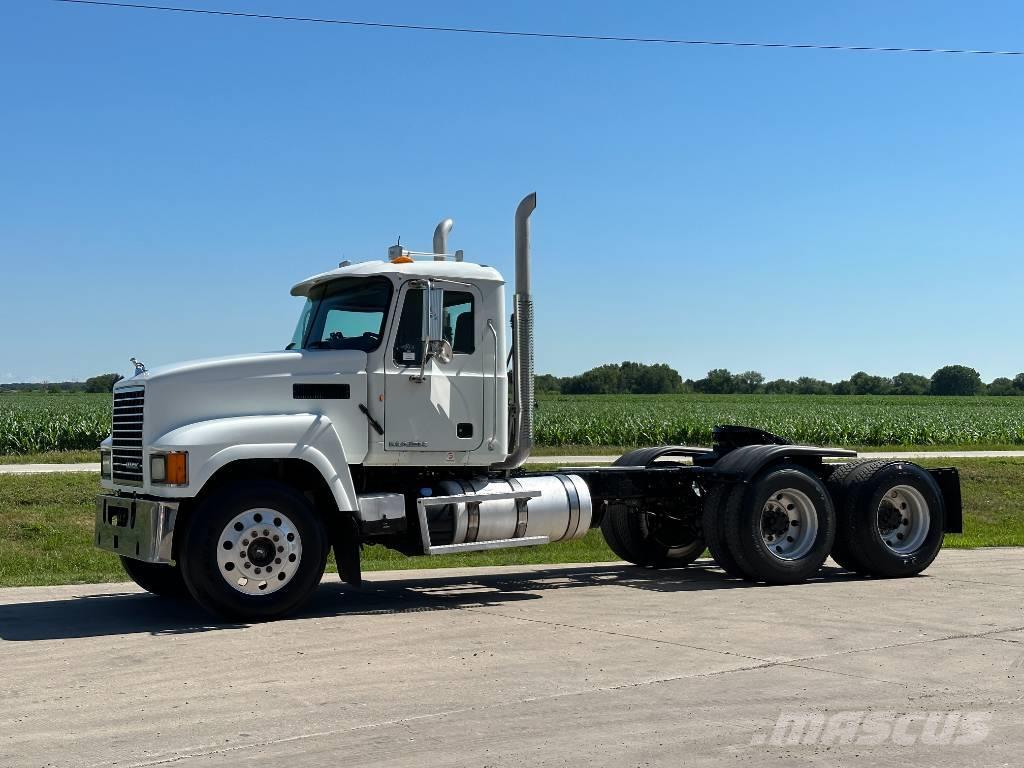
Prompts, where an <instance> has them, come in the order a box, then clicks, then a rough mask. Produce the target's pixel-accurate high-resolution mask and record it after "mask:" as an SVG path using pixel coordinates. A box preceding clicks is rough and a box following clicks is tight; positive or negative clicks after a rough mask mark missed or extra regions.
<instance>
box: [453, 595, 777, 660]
mask: <svg viewBox="0 0 1024 768" xmlns="http://www.w3.org/2000/svg"><path fill="white" fill-rule="evenodd" d="M466 610H468V611H479V612H481V613H486V614H488V615H490V616H501V617H503V618H506V619H513V620H514V621H529V622H532V623H534V624H546V625H547V626H549V627H560V628H562V629H575V630H578V631H581V632H595V633H597V634H601V635H612V636H614V637H624V638H627V639H629V640H643V641H645V642H648V643H661V644H662V645H671V646H675V647H676V648H689V649H690V650H691V651H704V652H705V653H717V654H720V655H723V656H735V657H736V658H739V659H747V660H749V661H757V662H761V663H763V664H765V665H769V666H770V665H773V664H775V663H777V662H773V661H771V660H770V659H762V658H760V657H759V656H748V655H747V654H745V653H736V652H735V651H722V650H716V649H714V648H704V647H702V646H699V645H691V644H689V643H680V642H678V641H675V640H658V639H656V638H653V637H644V636H643V635H631V634H629V633H628V632H613V631H612V630H609V629H597V628H595V627H581V626H577V625H576V624H566V623H565V622H561V621H547V620H545V619H531V618H529V617H528V616H511V615H509V614H507V613H500V612H498V611H492V610H489V609H488V608H486V607H480V608H473V607H470V608H467V609H466Z"/></svg>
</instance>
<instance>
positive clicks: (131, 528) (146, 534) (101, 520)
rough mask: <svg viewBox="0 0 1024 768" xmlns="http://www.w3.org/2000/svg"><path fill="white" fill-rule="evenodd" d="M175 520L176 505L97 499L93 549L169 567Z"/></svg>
mask: <svg viewBox="0 0 1024 768" xmlns="http://www.w3.org/2000/svg"><path fill="white" fill-rule="evenodd" d="M177 516H178V503H177V502H173V501H150V500H147V499H132V498H128V497H126V496H98V497H97V498H96V546H97V547H98V548H99V549H105V550H106V551H108V552H113V553H114V554H117V555H124V556H125V557H131V558H134V559H135V560H144V561H145V562H147V563H170V562H171V542H172V540H173V537H174V520H175V518H176V517H177Z"/></svg>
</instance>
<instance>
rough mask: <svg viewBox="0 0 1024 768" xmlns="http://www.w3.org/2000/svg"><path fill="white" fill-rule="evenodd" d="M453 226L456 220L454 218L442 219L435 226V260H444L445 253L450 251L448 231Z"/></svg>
mask: <svg viewBox="0 0 1024 768" xmlns="http://www.w3.org/2000/svg"><path fill="white" fill-rule="evenodd" d="M453 226H455V222H454V221H453V220H452V219H442V220H441V221H439V222H438V223H437V226H436V227H435V228H434V261H444V255H445V254H446V253H448V233H449V232H451V231H452V227H453Z"/></svg>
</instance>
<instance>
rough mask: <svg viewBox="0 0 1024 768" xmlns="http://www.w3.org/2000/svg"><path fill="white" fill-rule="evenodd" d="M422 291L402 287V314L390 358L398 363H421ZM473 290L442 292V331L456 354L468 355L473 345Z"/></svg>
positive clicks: (472, 349)
mask: <svg viewBox="0 0 1024 768" xmlns="http://www.w3.org/2000/svg"><path fill="white" fill-rule="evenodd" d="M423 294H424V291H423V289H422V288H414V289H412V290H409V291H406V294H405V303H404V304H403V305H402V315H401V317H400V318H399V319H398V331H397V332H396V333H395V348H394V358H395V363H397V364H398V365H421V364H422V363H423ZM474 323H475V320H474V313H473V294H471V293H467V292H466V291H445V292H444V318H443V320H442V329H443V330H442V332H443V334H444V338H445V339H447V340H448V343H449V344H451V345H452V352H454V353H455V354H457V355H471V354H473V351H474V350H475V349H476V326H475V324H474Z"/></svg>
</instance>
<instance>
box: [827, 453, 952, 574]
mask: <svg viewBox="0 0 1024 768" xmlns="http://www.w3.org/2000/svg"><path fill="white" fill-rule="evenodd" d="M844 486H845V487H844V493H843V495H842V497H841V500H839V502H838V518H839V521H838V522H839V527H838V531H837V533H836V538H837V539H840V540H842V541H843V547H844V549H845V551H846V552H848V553H849V556H850V557H851V560H852V563H853V565H854V569H855V570H856V571H857V572H858V573H861V574H864V575H867V576H875V577H879V578H898V577H903V576H916V575H917V574H919V573H921V571H923V570H924V569H925V568H927V567H928V566H929V565H931V564H932V561H934V560H935V558H936V556H937V555H938V553H939V550H940V549H941V548H942V542H943V539H944V537H945V534H944V531H943V527H944V526H943V522H944V517H945V510H944V508H943V501H942V492H941V491H940V489H939V487H938V484H937V483H936V482H935V479H934V478H933V477H932V476H931V475H930V474H929V473H928V472H927V471H926V470H924V469H922V468H921V467H919V466H917V465H916V464H911V463H909V462H905V461H898V460H895V461H894V460H885V461H874V462H865V463H864V464H862V465H860V466H859V467H858V468H857V469H856V470H855V471H853V472H852V473H851V474H850V475H849V476H848V478H846V482H845V483H844Z"/></svg>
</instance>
